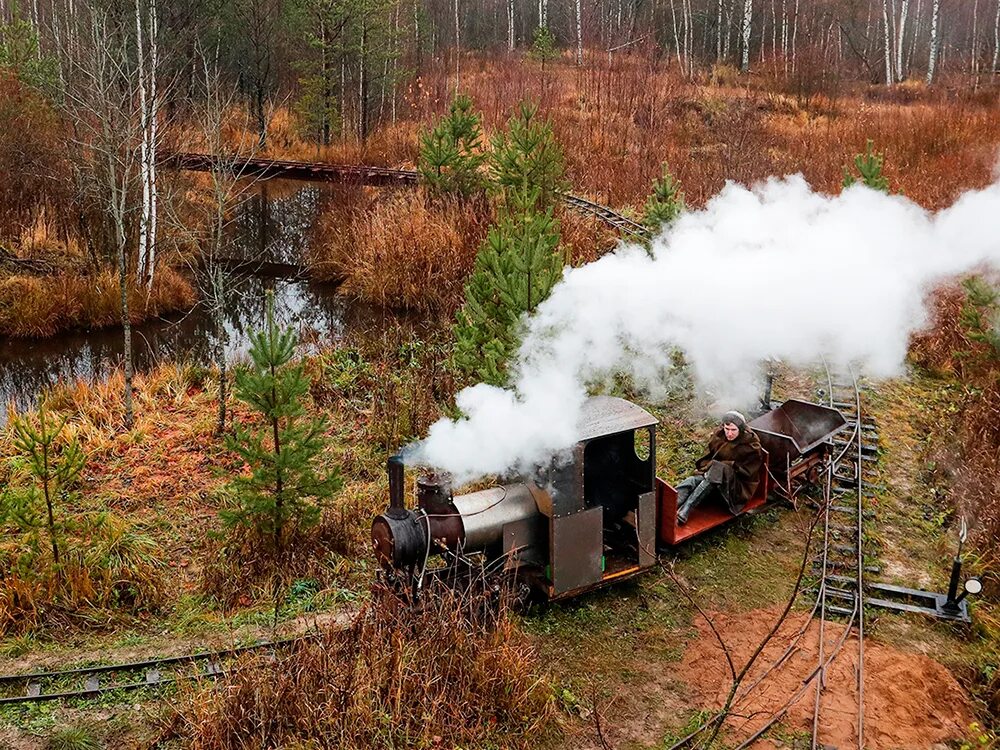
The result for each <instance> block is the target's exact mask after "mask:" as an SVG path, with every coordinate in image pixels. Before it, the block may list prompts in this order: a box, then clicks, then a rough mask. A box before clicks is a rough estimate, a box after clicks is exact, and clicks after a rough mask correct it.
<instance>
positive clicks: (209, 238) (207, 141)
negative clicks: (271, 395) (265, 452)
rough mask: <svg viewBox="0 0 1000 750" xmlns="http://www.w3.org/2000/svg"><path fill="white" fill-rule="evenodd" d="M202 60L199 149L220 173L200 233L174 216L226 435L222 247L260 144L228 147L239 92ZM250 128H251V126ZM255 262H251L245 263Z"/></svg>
mask: <svg viewBox="0 0 1000 750" xmlns="http://www.w3.org/2000/svg"><path fill="white" fill-rule="evenodd" d="M198 59H199V62H200V68H201V74H202V75H201V79H202V80H201V85H202V87H203V88H202V91H201V92H200V94H201V96H200V97H199V99H200V103H199V105H198V106H197V108H196V109H195V119H196V122H197V128H196V131H195V133H196V136H197V138H198V140H199V144H198V146H199V147H200V148H201V149H204V150H205V151H207V152H208V153H210V154H213V155H214V156H215V158H216V168H215V169H213V170H212V171H211V172H210V173H209V175H208V180H209V186H208V191H207V192H208V195H207V196H206V198H207V199H206V200H205V201H203V202H199V204H198V205H199V206H201V208H202V211H203V212H204V213H203V215H202V217H201V221H199V222H196V224H195V228H194V229H191V228H190V221H189V220H185V219H184V218H182V217H179V216H173V217H172V218H173V224H174V226H175V228H176V229H177V230H178V231H177V235H178V237H181V238H183V239H186V240H187V241H189V242H190V243H191V244H193V245H194V246H195V247H196V248H197V250H196V253H195V255H194V256H193V257H191V258H190V259H189V265H190V269H191V272H192V276H193V277H194V279H195V280H196V282H197V284H198V291H199V293H200V297H201V304H203V305H205V306H206V308H207V309H208V312H209V316H210V317H211V320H212V328H213V337H214V342H213V343H214V346H213V358H214V360H215V365H216V369H217V371H218V391H219V404H218V411H217V419H216V432H217V433H219V434H221V433H222V432H224V431H225V429H226V419H227V404H228V398H229V393H228V383H229V367H228V359H227V354H226V349H227V344H228V341H227V334H226V324H225V312H226V304H227V301H228V299H229V296H230V295H231V293H232V292H233V290H231V289H230V284H229V276H228V274H227V269H226V267H225V261H226V259H225V258H224V257H223V244H224V241H225V237H226V231H227V229H228V226H229V224H230V222H231V219H230V218H229V217H231V216H232V211H233V209H234V208H235V207H236V206H238V205H239V204H240V203H241V202H242V201H244V200H246V198H247V197H248V196H249V195H250V194H251V193H252V191H253V189H254V187H255V184H256V181H255V180H252V179H245V178H244V177H243V175H244V173H245V172H246V168H247V164H248V162H249V161H250V160H251V159H253V158H254V156H255V155H256V147H257V145H258V143H259V142H258V143H254V142H240V143H236V144H231V143H228V142H227V141H226V139H225V137H224V132H223V131H224V126H225V121H226V117H227V113H229V112H231V111H232V110H233V109H235V107H234V105H235V96H236V94H235V92H230V93H229V94H228V95H226V94H224V93H223V85H222V76H221V73H220V71H219V70H218V67H217V66H216V65H215V64H214V63H213V62H212V61H211V60H210V59H209V55H207V54H205V52H204V50H203V49H201V48H200V47H199V49H198ZM246 124H247V125H249V122H247V123H246ZM248 131H249V128H238V129H237V131H236V132H239V133H243V132H248ZM240 260H243V261H248V262H249V261H252V259H251V258H241V259H240Z"/></svg>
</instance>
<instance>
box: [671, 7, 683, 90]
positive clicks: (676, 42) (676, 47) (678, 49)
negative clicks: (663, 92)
mask: <svg viewBox="0 0 1000 750" xmlns="http://www.w3.org/2000/svg"><path fill="white" fill-rule="evenodd" d="M670 17H671V19H672V21H673V26H674V52H676V53H677V65H678V66H680V69H681V73H683V72H684V61H683V60H682V59H681V39H680V35H679V34H678V32H677V8H676V6H675V5H674V0H670Z"/></svg>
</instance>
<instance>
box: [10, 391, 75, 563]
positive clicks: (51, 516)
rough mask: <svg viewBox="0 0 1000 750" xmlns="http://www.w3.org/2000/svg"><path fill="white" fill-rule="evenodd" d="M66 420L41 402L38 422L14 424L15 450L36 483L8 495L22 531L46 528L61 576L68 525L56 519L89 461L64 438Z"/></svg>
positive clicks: (28, 419) (24, 419)
mask: <svg viewBox="0 0 1000 750" xmlns="http://www.w3.org/2000/svg"><path fill="white" fill-rule="evenodd" d="M66 420H67V417H63V418H62V419H54V418H53V417H52V416H51V415H50V414H49V412H48V410H47V409H46V408H45V402H44V400H39V405H38V414H37V417H36V418H31V417H27V416H21V417H17V418H16V419H15V420H14V422H13V425H12V427H13V443H14V447H15V448H16V449H17V450H18V451H19V452H20V453H21V455H22V457H23V459H24V460H25V462H26V465H27V468H28V470H29V472H30V473H31V476H32V479H33V481H32V483H31V484H30V485H28V487H26V488H23V489H22V490H21V491H20V492H16V491H15V492H13V493H12V492H7V493H5V499H6V502H5V505H7V508H6V510H7V512H8V513H9V514H10V515H11V516H12V517H13V518H14V519H15V520H16V521H17V522H18V524H19V525H20V526H21V527H22V528H25V529H28V530H30V531H32V532H35V531H37V530H38V529H40V528H45V530H46V532H47V534H48V540H49V545H50V547H51V549H52V562H53V565H54V566H55V570H56V574H57V575H58V574H59V566H60V541H61V539H62V536H63V533H62V532H63V526H64V524H63V523H62V522H61V521H59V519H57V517H56V503H57V502H58V501H59V500H64V499H66V498H67V496H68V495H69V493H70V491H71V488H72V486H73V484H74V482H75V481H76V479H77V478H78V477H79V476H80V472H81V471H83V466H84V463H85V461H86V458H85V456H84V453H83V450H82V449H81V447H80V443H79V441H78V440H77V439H76V436H75V435H73V436H71V437H69V438H68V439H67V438H64V437H63V429H64V428H65V426H66ZM40 506H44V518H40V516H41V515H42V513H41V509H40Z"/></svg>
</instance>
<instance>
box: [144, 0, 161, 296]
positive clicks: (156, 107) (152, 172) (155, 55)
mask: <svg viewBox="0 0 1000 750" xmlns="http://www.w3.org/2000/svg"><path fill="white" fill-rule="evenodd" d="M159 34H160V21H159V17H158V15H157V9H156V0H150V3H149V53H150V55H149V237H148V239H147V242H148V243H149V244H148V247H149V257H148V261H149V269H148V276H147V278H146V288H147V289H152V287H153V276H154V274H155V273H156V227H157V217H158V214H157V198H158V192H157V189H156V148H157V146H158V145H159V122H158V121H159V115H160V101H159V97H158V94H157V91H156V74H157V71H158V69H159V58H160V55H159V40H158V38H159Z"/></svg>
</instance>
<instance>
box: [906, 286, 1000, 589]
mask: <svg viewBox="0 0 1000 750" xmlns="http://www.w3.org/2000/svg"><path fill="white" fill-rule="evenodd" d="M933 304H934V325H933V326H932V327H931V328H929V329H928V330H927V331H926V332H924V333H922V334H920V335H918V336H916V337H915V338H914V340H913V342H912V344H911V357H912V358H913V359H914V361H916V362H917V364H919V365H921V366H923V367H925V368H927V369H928V370H930V371H931V372H934V373H936V374H938V375H943V376H952V377H955V378H956V379H957V380H958V381H960V382H961V384H962V386H963V387H962V389H961V391H960V393H961V396H960V401H959V403H958V404H957V419H953V420H951V421H950V423H949V425H947V427H945V428H944V429H946V430H948V431H950V432H951V433H952V434H951V435H948V436H947V438H946V439H945V441H944V443H945V444H946V445H947V446H948V448H947V449H946V450H947V451H948V452H949V453H950V454H951V455H949V456H947V457H946V458H947V459H949V460H948V461H947V463H948V464H950V465H953V466H954V468H953V469H952V471H951V474H952V476H951V488H950V499H951V501H952V505H953V506H954V507H955V509H956V510H957V511H959V512H961V513H964V514H965V515H966V516H968V517H969V518H970V519H971V520H972V533H973V541H974V542H975V544H976V547H977V550H978V552H979V554H980V555H981V558H982V559H981V566H982V568H983V569H985V570H996V569H997V566H998V564H1000V292H998V290H997V288H996V287H995V286H994V285H993V284H991V283H989V282H988V281H987V280H985V279H983V278H980V277H971V278H968V279H966V280H965V281H964V282H963V283H962V284H961V285H955V286H950V287H944V288H942V289H939V290H937V291H936V292H935V294H934V297H933ZM991 577H992V578H993V579H994V581H993V584H994V585H993V586H991V587H990V589H991V590H992V593H994V594H996V593H997V591H998V590H1000V584H998V581H997V580H996V576H995V574H994V575H993V576H991Z"/></svg>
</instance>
